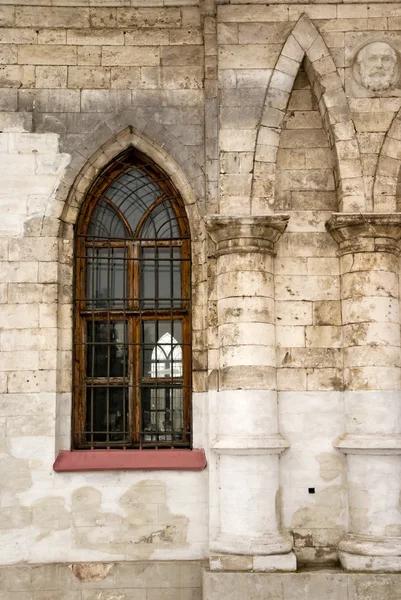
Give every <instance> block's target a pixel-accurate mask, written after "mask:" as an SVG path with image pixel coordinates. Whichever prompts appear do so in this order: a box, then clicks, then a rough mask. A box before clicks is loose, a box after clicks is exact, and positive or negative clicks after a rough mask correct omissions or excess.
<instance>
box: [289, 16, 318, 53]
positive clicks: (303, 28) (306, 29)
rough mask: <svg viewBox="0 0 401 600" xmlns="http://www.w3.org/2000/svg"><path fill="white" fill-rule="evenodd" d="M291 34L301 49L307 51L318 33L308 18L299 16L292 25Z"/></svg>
mask: <svg viewBox="0 0 401 600" xmlns="http://www.w3.org/2000/svg"><path fill="white" fill-rule="evenodd" d="M292 35H293V36H294V37H295V39H296V40H297V42H298V43H299V45H300V46H301V47H302V48H303V50H304V51H307V50H309V48H310V47H311V46H312V44H313V42H314V41H315V39H316V38H317V36H318V35H319V34H318V31H317V29H316V28H315V27H314V26H313V25H312V23H311V21H310V20H309V19H306V18H301V19H300V20H299V21H298V23H297V24H296V26H295V27H294V29H293V31H292Z"/></svg>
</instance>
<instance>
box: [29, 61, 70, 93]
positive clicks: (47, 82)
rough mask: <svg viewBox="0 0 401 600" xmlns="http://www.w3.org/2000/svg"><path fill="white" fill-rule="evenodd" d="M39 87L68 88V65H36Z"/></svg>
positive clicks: (36, 84) (37, 85)
mask: <svg viewBox="0 0 401 600" xmlns="http://www.w3.org/2000/svg"><path fill="white" fill-rule="evenodd" d="M35 87H37V88H66V87H67V67H64V66H60V67H53V66H45V67H36V82H35Z"/></svg>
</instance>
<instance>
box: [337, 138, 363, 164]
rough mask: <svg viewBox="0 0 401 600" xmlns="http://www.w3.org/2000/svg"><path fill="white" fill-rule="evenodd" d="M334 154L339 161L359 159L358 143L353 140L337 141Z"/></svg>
mask: <svg viewBox="0 0 401 600" xmlns="http://www.w3.org/2000/svg"><path fill="white" fill-rule="evenodd" d="M336 152H337V156H338V158H339V159H342V160H343V159H347V160H350V159H357V158H359V148H358V143H357V141H356V140H355V139H353V140H351V139H348V140H346V141H338V142H337V143H336Z"/></svg>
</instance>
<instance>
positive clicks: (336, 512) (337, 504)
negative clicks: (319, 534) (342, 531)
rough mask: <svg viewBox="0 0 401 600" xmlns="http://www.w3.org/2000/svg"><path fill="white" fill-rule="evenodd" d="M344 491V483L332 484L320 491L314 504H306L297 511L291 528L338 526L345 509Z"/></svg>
mask: <svg viewBox="0 0 401 600" xmlns="http://www.w3.org/2000/svg"><path fill="white" fill-rule="evenodd" d="M344 491H345V490H344V487H343V486H342V485H332V486H329V487H327V488H324V489H323V490H321V491H320V492H318V493H317V494H316V496H315V499H316V503H315V504H314V505H313V506H304V507H302V508H299V509H298V510H297V511H295V513H294V514H293V517H292V523H291V528H293V529H296V528H309V527H312V528H314V527H317V528H327V527H336V525H337V519H339V518H340V517H341V513H342V511H343V509H344Z"/></svg>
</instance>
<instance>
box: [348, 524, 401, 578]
mask: <svg viewBox="0 0 401 600" xmlns="http://www.w3.org/2000/svg"><path fill="white" fill-rule="evenodd" d="M338 550H339V558H340V561H341V565H342V566H343V567H344V569H346V570H347V571H371V572H378V571H382V572H387V573H394V572H398V571H401V538H390V537H375V536H369V535H366V536H364V535H353V534H349V535H347V536H346V537H345V538H344V539H342V540H341V541H340V543H339V545H338Z"/></svg>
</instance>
